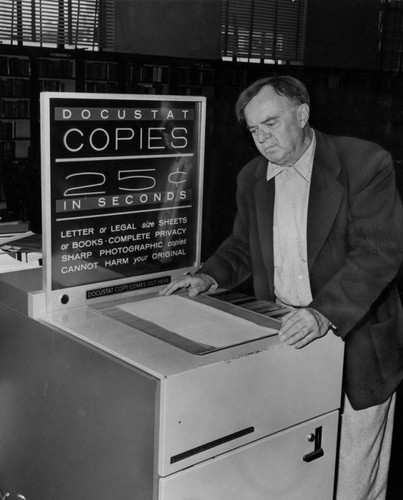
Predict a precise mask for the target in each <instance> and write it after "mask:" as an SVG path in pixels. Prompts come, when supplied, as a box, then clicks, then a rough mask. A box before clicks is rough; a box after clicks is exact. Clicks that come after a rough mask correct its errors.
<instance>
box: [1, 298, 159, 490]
mask: <svg viewBox="0 0 403 500" xmlns="http://www.w3.org/2000/svg"><path fill="white" fill-rule="evenodd" d="M0 317H1V336H0V490H1V492H2V494H3V495H6V494H7V493H9V495H8V497H7V498H10V500H11V499H16V498H26V499H27V500H35V499H38V500H39V499H40V500H71V499H86V500H96V499H99V498H111V499H116V500H118V499H124V498H130V499H133V500H151V499H152V495H153V488H154V473H153V469H154V465H153V464H154V442H155V437H154V433H155V401H156V399H158V384H157V382H156V380H154V379H153V378H152V377H150V376H148V375H146V374H143V373H141V372H140V371H138V370H134V369H133V368H132V367H130V366H128V365H127V364H125V363H122V362H118V361H117V360H116V359H113V358H112V357H109V356H107V355H105V353H102V352H100V351H98V350H96V349H93V348H91V347H89V346H88V345H86V344H84V343H81V342H79V341H77V339H74V338H72V337H71V336H69V335H66V334H64V333H62V332H61V331H58V330H56V329H53V328H50V327H48V326H46V325H44V324H41V323H40V322H38V321H34V320H32V319H30V318H28V317H27V316H25V315H23V314H21V313H19V312H18V311H16V310H14V309H11V308H9V307H8V306H5V305H3V304H0ZM17 495H22V496H20V497H17ZM4 498H5V497H4Z"/></svg>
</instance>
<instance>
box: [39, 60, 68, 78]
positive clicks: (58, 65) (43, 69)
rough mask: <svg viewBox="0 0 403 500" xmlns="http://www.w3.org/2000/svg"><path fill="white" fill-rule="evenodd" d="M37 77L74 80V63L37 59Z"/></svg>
mask: <svg viewBox="0 0 403 500" xmlns="http://www.w3.org/2000/svg"><path fill="white" fill-rule="evenodd" d="M39 76H40V77H43V78H74V76H75V63H74V62H73V61H71V60H65V59H39Z"/></svg>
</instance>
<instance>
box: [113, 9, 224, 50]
mask: <svg viewBox="0 0 403 500" xmlns="http://www.w3.org/2000/svg"><path fill="white" fill-rule="evenodd" d="M115 2H116V51H117V52H130V53H138V54H151V55H162V56H175V57H192V58H206V59H218V58H219V57H220V19H221V0H115Z"/></svg>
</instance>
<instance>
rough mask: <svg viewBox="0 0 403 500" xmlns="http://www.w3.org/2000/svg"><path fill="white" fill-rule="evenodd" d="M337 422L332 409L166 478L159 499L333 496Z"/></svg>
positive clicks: (325, 499) (315, 499)
mask: <svg viewBox="0 0 403 500" xmlns="http://www.w3.org/2000/svg"><path fill="white" fill-rule="evenodd" d="M337 426H338V412H332V413H330V414H327V415H324V416H322V417H320V418H316V419H314V420H311V421H309V422H305V423H303V424H301V425H298V426H295V427H292V428H290V429H287V430H284V431H282V432H280V433H278V434H275V435H273V436H271V437H267V438H265V439H261V440H259V441H256V442H254V443H251V444H249V445H246V446H243V447H241V448H237V449H236V450H234V451H232V452H229V453H225V454H223V455H220V456H218V457H215V458H214V459H210V460H208V461H206V462H203V463H201V464H199V465H195V466H194V467H190V468H188V469H185V470H183V471H181V472H178V473H176V474H172V475H170V476H168V477H165V478H161V479H160V480H159V494H158V500H189V499H192V500H212V499H215V500H218V499H219V500H245V499H251V500H252V499H253V500H274V499H275V500H302V499H309V500H331V499H332V498H333V482H334V466H335V457H336V441H337ZM316 436H320V443H319V442H318V439H319V438H317V437H316ZM315 448H317V450H315ZM315 451H317V453H316V455H315ZM322 452H323V454H322Z"/></svg>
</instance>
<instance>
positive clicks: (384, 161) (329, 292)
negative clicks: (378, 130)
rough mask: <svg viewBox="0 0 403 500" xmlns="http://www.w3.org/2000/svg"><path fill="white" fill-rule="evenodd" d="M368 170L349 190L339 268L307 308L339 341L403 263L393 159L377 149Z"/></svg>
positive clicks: (402, 214)
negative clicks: (327, 323) (345, 242)
mask: <svg viewBox="0 0 403 500" xmlns="http://www.w3.org/2000/svg"><path fill="white" fill-rule="evenodd" d="M368 165H369V166H368V168H367V169H366V171H367V174H366V175H365V176H364V175H361V176H360V177H359V178H360V180H359V181H358V182H351V184H353V186H349V188H350V195H349V208H348V228H347V235H348V249H347V253H346V256H345V259H344V262H343V264H342V265H341V266H340V268H339V269H338V271H337V272H336V273H335V274H334V275H333V276H332V278H331V279H329V281H328V282H327V283H326V284H324V286H323V287H322V288H321V289H320V290H319V291H318V293H316V294H315V296H314V299H313V301H312V303H311V304H310V305H309V307H312V308H314V309H316V310H318V311H319V312H321V313H322V314H323V315H324V316H326V317H327V318H328V319H329V320H330V321H331V322H332V323H333V324H334V325H335V326H336V327H337V329H338V330H337V332H338V334H339V335H340V336H341V337H342V338H344V337H345V336H346V335H347V334H348V333H349V332H350V331H351V330H352V329H353V328H354V327H355V326H357V324H358V323H359V322H360V321H362V320H365V316H366V314H367V313H368V312H369V311H370V309H371V307H372V306H373V304H374V303H376V301H377V300H378V299H379V298H380V297H381V295H382V292H384V290H385V289H387V288H388V286H389V285H390V283H391V282H392V281H393V279H394V278H395V276H396V274H397V272H398V270H399V267H400V265H401V263H402V260H403V209H402V203H401V199H400V196H399V194H398V191H397V188H396V182H395V172H394V167H393V162H392V158H391V157H390V155H389V154H388V153H387V152H386V151H384V150H382V149H380V148H379V149H378V150H377V151H376V152H375V154H373V155H372V157H371V158H370V159H369V160H368ZM356 168H358V166H357V165H356ZM362 168H365V167H364V166H363V167H362Z"/></svg>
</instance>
